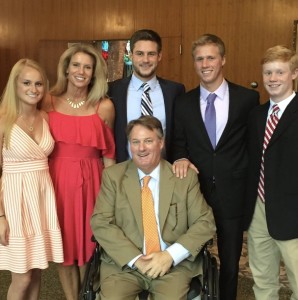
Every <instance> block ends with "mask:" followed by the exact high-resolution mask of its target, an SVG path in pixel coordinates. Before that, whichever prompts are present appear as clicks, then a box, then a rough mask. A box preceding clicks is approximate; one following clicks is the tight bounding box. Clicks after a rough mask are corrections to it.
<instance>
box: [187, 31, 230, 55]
mask: <svg viewBox="0 0 298 300" xmlns="http://www.w3.org/2000/svg"><path fill="white" fill-rule="evenodd" d="M210 44H214V45H216V46H217V47H218V49H219V53H220V56H221V57H224V56H225V54H226V47H225V44H224V42H223V40H222V39H221V38H220V37H218V36H216V35H214V34H210V33H206V34H203V35H202V36H200V37H199V38H198V39H197V40H196V41H194V42H193V43H192V48H191V53H192V56H193V58H194V54H195V51H196V49H197V47H201V46H205V45H210Z"/></svg>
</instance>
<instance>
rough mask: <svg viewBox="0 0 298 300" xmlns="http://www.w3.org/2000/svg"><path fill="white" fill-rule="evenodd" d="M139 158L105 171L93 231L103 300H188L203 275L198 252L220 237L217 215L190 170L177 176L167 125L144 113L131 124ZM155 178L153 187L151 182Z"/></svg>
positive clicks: (132, 147)
mask: <svg viewBox="0 0 298 300" xmlns="http://www.w3.org/2000/svg"><path fill="white" fill-rule="evenodd" d="M127 136H128V140H129V144H130V150H131V154H132V160H130V161H126V162H123V163H120V164H117V165H114V166H112V167H110V168H107V169H105V171H104V172H103V178H102V184H101V191H100V194H99V196H98V198H97V201H96V205H95V209H94V214H93V216H92V218H91V227H92V230H93V233H94V236H95V238H96V240H97V241H98V242H99V244H100V245H101V247H102V249H101V250H102V253H101V266H100V298H101V299H102V300H105V299H108V300H113V299H117V300H121V299H123V300H130V299H131V300H135V299H136V296H137V295H138V294H139V293H140V292H141V291H143V290H147V291H149V293H150V294H151V295H152V297H153V299H155V300H169V299H174V300H180V299H181V300H182V299H187V293H188V290H189V286H190V282H191V280H192V278H193V277H195V276H197V275H199V274H201V273H202V264H201V260H200V259H199V258H198V254H199V253H200V251H201V249H202V248H203V246H204V245H205V243H206V242H207V241H208V240H210V239H211V238H212V237H213V235H214V233H215V224H214V219H213V214H212V210H211V209H210V207H209V206H208V205H207V204H206V202H205V199H204V198H203V195H202V194H201V192H200V186H199V183H198V179H197V175H196V173H195V172H193V171H192V170H189V172H188V174H187V176H186V177H185V178H183V179H179V178H176V176H174V175H173V173H172V167H171V165H170V164H169V163H168V162H166V161H165V160H163V159H162V158H161V151H162V148H163V146H164V136H163V130H162V126H161V123H160V121H159V120H158V119H156V118H155V117H151V116H142V117H140V118H139V119H137V120H133V121H131V122H130V123H129V124H128V126H127ZM148 181H149V183H148Z"/></svg>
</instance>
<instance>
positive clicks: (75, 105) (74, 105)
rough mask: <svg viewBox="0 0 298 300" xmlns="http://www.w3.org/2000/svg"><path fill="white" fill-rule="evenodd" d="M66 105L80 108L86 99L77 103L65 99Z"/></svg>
mask: <svg viewBox="0 0 298 300" xmlns="http://www.w3.org/2000/svg"><path fill="white" fill-rule="evenodd" d="M66 101H67V103H68V104H69V105H70V106H71V107H72V108H80V107H81V106H83V105H84V104H85V102H86V98H83V99H79V100H77V101H74V100H73V99H71V98H66Z"/></svg>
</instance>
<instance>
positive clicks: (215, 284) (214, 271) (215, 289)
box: [211, 257, 219, 300]
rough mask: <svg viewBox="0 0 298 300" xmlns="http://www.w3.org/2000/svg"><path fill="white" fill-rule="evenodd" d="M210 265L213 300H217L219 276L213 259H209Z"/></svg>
mask: <svg viewBox="0 0 298 300" xmlns="http://www.w3.org/2000/svg"><path fill="white" fill-rule="evenodd" d="M211 263H212V274H213V275H212V277H213V299H216V300H219V275H218V268H217V261H216V258H215V257H212V258H211Z"/></svg>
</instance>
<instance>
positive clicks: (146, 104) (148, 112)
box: [141, 82, 153, 116]
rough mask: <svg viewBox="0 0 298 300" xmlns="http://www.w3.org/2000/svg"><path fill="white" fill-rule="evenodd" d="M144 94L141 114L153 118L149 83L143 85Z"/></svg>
mask: <svg viewBox="0 0 298 300" xmlns="http://www.w3.org/2000/svg"><path fill="white" fill-rule="evenodd" d="M142 88H143V94H142V101H141V113H142V116H153V107H152V102H151V99H150V96H149V90H150V86H149V84H148V83H147V82H145V83H143V84H142Z"/></svg>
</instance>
